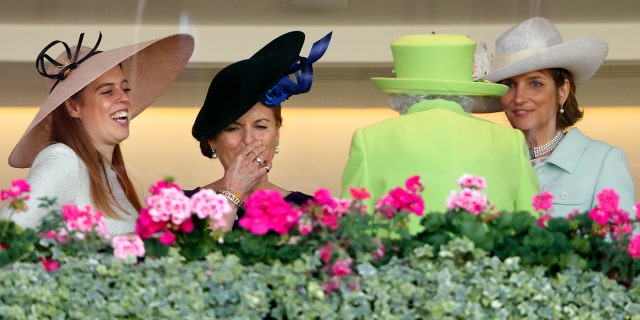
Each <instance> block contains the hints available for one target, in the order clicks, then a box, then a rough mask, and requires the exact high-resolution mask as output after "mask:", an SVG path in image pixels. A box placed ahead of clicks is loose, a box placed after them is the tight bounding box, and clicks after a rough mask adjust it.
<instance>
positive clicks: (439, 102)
mask: <svg viewBox="0 0 640 320" xmlns="http://www.w3.org/2000/svg"><path fill="white" fill-rule="evenodd" d="M436 108H441V109H447V110H451V111H454V112H456V113H461V114H465V115H469V114H468V113H466V112H464V109H462V106H461V105H460V104H458V103H457V102H453V101H448V100H444V99H434V100H422V101H420V102H418V103H416V104H414V105H412V106H411V107H409V110H407V114H410V113H415V112H420V111H425V110H430V109H436Z"/></svg>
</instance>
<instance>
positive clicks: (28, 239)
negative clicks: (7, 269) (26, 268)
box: [0, 220, 38, 266]
mask: <svg viewBox="0 0 640 320" xmlns="http://www.w3.org/2000/svg"><path fill="white" fill-rule="evenodd" d="M37 241H38V235H37V234H36V232H35V230H33V229H23V228H21V227H20V226H18V225H17V224H15V223H14V222H13V221H8V220H0V266H3V265H6V264H9V263H11V262H14V261H36V260H37V257H36V254H35V247H34V245H35V243H36V242H37Z"/></svg>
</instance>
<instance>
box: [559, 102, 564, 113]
mask: <svg viewBox="0 0 640 320" xmlns="http://www.w3.org/2000/svg"><path fill="white" fill-rule="evenodd" d="M560 113H561V114H562V113H564V103H563V104H561V105H560Z"/></svg>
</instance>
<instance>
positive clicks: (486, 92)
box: [371, 78, 508, 113]
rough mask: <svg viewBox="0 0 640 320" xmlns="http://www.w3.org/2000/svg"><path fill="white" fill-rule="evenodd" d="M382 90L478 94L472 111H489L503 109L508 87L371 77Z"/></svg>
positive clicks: (450, 81)
mask: <svg viewBox="0 0 640 320" xmlns="http://www.w3.org/2000/svg"><path fill="white" fill-rule="evenodd" d="M371 81H373V83H374V84H375V85H376V87H378V88H379V89H380V90H382V91H384V92H387V93H396V94H425V95H455V96H476V97H483V98H485V99H479V100H478V103H477V105H474V107H473V108H472V110H471V112H474V113H488V112H498V111H502V106H501V105H500V100H499V99H497V98H499V97H501V96H503V95H504V94H505V93H506V92H507V90H508V87H507V86H505V85H501V84H497V83H490V82H481V81H479V82H474V81H455V80H433V79H398V78H371Z"/></svg>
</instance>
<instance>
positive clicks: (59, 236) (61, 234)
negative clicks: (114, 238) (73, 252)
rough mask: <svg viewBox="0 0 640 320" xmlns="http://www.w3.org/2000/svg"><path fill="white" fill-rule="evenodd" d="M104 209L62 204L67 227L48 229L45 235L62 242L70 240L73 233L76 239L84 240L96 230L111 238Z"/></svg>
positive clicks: (105, 237)
mask: <svg viewBox="0 0 640 320" xmlns="http://www.w3.org/2000/svg"><path fill="white" fill-rule="evenodd" d="M103 215H104V214H103V213H102V211H99V210H96V211H95V212H94V210H93V208H92V207H91V206H90V205H86V206H85V207H84V208H82V209H81V208H79V207H78V206H77V205H75V204H71V203H68V204H65V205H63V206H62V218H63V219H64V221H65V223H66V228H59V229H55V230H48V231H46V232H45V233H44V237H46V238H48V239H53V240H55V241H57V242H60V243H66V242H68V241H69V235H70V234H71V235H72V236H73V237H74V238H75V239H78V240H83V239H85V238H86V237H87V236H88V235H89V233H91V232H93V231H95V232H96V233H97V235H98V236H100V237H101V238H103V239H109V238H111V235H110V234H109V231H108V230H107V225H106V224H105V223H104V220H103Z"/></svg>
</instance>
